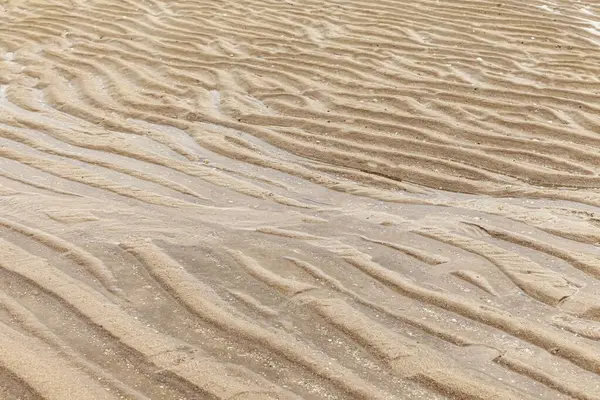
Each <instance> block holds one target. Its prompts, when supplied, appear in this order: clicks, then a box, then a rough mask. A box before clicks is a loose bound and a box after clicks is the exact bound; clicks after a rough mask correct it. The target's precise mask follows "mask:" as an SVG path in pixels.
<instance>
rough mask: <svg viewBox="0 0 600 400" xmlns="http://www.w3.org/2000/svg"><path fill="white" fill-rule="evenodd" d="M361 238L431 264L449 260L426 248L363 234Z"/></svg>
mask: <svg viewBox="0 0 600 400" xmlns="http://www.w3.org/2000/svg"><path fill="white" fill-rule="evenodd" d="M360 238H361V239H362V240H365V241H367V242H371V243H377V244H381V245H383V246H386V247H389V248H391V249H394V250H398V251H399V252H401V253H404V254H407V255H409V256H411V257H414V258H416V259H417V260H419V261H423V262H424V263H427V264H429V265H438V264H443V263H446V262H448V259H447V258H444V257H442V256H438V255H437V254H433V253H429V252H427V251H424V250H420V249H416V248H414V247H410V246H406V245H401V244H397V243H390V242H386V241H385V240H378V239H372V238H369V237H366V236H361V237H360Z"/></svg>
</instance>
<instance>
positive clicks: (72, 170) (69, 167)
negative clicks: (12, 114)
mask: <svg viewBox="0 0 600 400" xmlns="http://www.w3.org/2000/svg"><path fill="white" fill-rule="evenodd" d="M0 156H1V157H5V158H8V159H11V160H15V161H18V162H21V163H23V164H25V165H28V166H30V167H33V168H36V169H39V170H40V171H44V172H47V173H49V174H51V175H54V176H57V177H59V178H63V179H67V180H70V181H73V182H78V183H82V184H84V185H88V186H91V187H94V188H98V189H103V190H107V191H109V192H113V193H115V194H118V195H121V196H125V197H129V198H132V199H136V200H139V201H142V202H144V203H149V204H156V205H162V206H168V207H184V206H187V207H189V206H194V205H195V204H194V203H189V202H186V201H183V200H178V199H175V198H171V197H166V196H163V195H160V194H157V193H152V192H149V191H147V190H144V189H139V188H136V187H133V186H125V185H120V184H118V183H116V182H113V181H111V180H109V179H106V178H104V177H102V176H101V175H99V174H97V173H94V172H92V171H90V170H88V169H86V168H82V167H78V166H76V165H73V164H69V163H66V162H64V161H56V160H52V159H49V158H41V157H36V156H33V155H29V154H26V153H23V152H20V151H17V150H13V149H9V148H7V147H2V148H0Z"/></svg>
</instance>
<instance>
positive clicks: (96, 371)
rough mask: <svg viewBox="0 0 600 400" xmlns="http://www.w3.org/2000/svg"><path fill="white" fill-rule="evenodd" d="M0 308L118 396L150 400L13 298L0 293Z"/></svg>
mask: <svg viewBox="0 0 600 400" xmlns="http://www.w3.org/2000/svg"><path fill="white" fill-rule="evenodd" d="M0 308H4V309H6V310H7V312H8V313H9V314H10V315H11V317H13V318H14V320H16V321H17V322H18V323H19V325H21V326H22V327H23V329H24V330H25V331H26V332H28V333H29V334H30V335H32V336H36V337H38V338H39V339H41V340H42V341H44V342H45V343H46V344H48V345H50V346H51V347H52V349H53V351H55V352H56V353H57V354H59V355H61V356H64V357H65V358H68V360H69V361H70V362H71V363H72V364H74V365H78V366H80V367H81V368H82V369H84V370H87V371H88V373H89V374H90V375H91V376H92V377H95V378H96V379H98V380H100V381H102V382H105V383H106V384H107V386H110V388H112V391H113V392H114V393H116V394H122V395H125V396H127V397H129V398H132V399H140V400H148V398H147V397H146V396H144V395H143V394H142V393H140V392H138V391H136V390H134V389H132V388H131V387H129V386H127V385H125V384H124V383H123V382H121V381H119V380H118V379H117V378H115V377H114V376H113V375H111V374H110V373H108V372H107V371H105V370H104V369H102V368H100V367H99V366H98V365H95V364H93V363H92V362H90V361H88V360H87V359H85V358H84V357H82V356H81V355H80V354H78V353H77V352H76V351H74V350H73V349H72V348H70V347H69V346H68V344H67V343H65V342H64V341H63V340H62V339H61V338H60V337H59V336H57V335H56V334H54V333H53V332H52V331H51V330H50V329H49V328H48V327H47V326H46V325H44V324H43V323H42V322H41V321H40V320H39V319H38V318H37V317H36V316H35V314H33V313H32V312H30V311H29V310H28V309H27V308H26V307H24V306H23V305H21V304H19V302H18V301H16V300H15V299H13V298H12V297H10V296H8V295H6V294H4V293H1V292H0Z"/></svg>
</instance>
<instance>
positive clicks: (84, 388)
mask: <svg viewBox="0 0 600 400" xmlns="http://www.w3.org/2000/svg"><path fill="white" fill-rule="evenodd" d="M0 364H2V366H3V367H4V368H7V369H8V370H10V371H11V372H12V373H13V374H14V375H16V376H17V377H18V378H19V379H21V380H22V381H24V382H26V383H27V385H28V386H29V387H31V388H32V389H33V391H35V393H37V394H39V396H41V397H42V398H44V399H52V400H54V399H55V400H59V399H68V398H72V397H73V396H75V397H76V398H78V399H82V400H84V399H90V400H92V399H107V400H109V399H118V398H119V396H118V395H117V394H116V393H112V392H110V391H109V390H107V389H109V388H107V387H105V386H104V385H102V384H101V383H99V382H98V381H97V379H94V377H92V376H90V375H88V374H86V373H84V372H81V371H79V369H78V368H77V367H76V366H74V365H72V364H71V363H69V361H68V360H65V359H64V357H62V356H61V355H60V354H58V353H57V352H56V351H55V350H53V349H48V347H47V345H46V344H45V343H43V342H41V341H39V340H37V339H35V338H33V337H30V336H27V335H24V334H22V333H19V332H17V331H15V330H14V329H11V328H10V327H9V326H7V325H5V324H3V323H0Z"/></svg>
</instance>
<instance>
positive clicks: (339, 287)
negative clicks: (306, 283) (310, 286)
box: [285, 257, 472, 346]
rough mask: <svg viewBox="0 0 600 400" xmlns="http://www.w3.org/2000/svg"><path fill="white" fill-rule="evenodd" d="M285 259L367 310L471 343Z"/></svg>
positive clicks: (311, 267) (449, 339) (313, 268)
mask: <svg viewBox="0 0 600 400" xmlns="http://www.w3.org/2000/svg"><path fill="white" fill-rule="evenodd" d="M285 258H286V259H287V260H289V261H291V262H293V263H294V264H295V265H297V266H298V267H300V268H302V269H303V270H305V271H306V272H307V273H308V274H310V275H311V276H313V277H314V278H315V279H318V280H319V281H321V282H323V283H324V284H327V285H328V286H330V287H331V288H333V289H335V290H337V291H338V292H339V293H341V294H344V295H346V296H348V297H350V298H351V299H352V300H354V301H355V302H357V303H358V304H361V305H364V306H367V307H369V308H372V309H373V310H377V311H379V312H382V313H385V314H386V315H389V316H390V317H392V318H394V319H396V320H398V321H400V322H403V323H406V324H408V325H411V326H414V327H416V328H418V329H421V330H422V331H424V332H427V333H428V334H430V335H432V336H436V337H439V338H440V339H442V340H445V341H447V342H449V343H452V344H454V345H457V346H467V345H469V344H472V341H471V340H470V339H468V338H466V337H464V336H462V335H460V334H457V333H455V332H452V331H451V330H448V329H445V328H444V327H443V326H441V325H439V324H435V323H431V322H428V321H424V320H419V319H418V318H411V317H410V316H408V315H406V314H404V313H402V312H400V311H397V310H396V311H395V310H392V309H391V308H389V307H386V306H384V305H381V304H378V303H377V302H375V301H371V300H369V299H367V298H366V297H364V296H361V295H359V294H358V293H356V292H355V291H353V290H351V289H349V288H348V287H347V286H345V285H344V284H343V283H342V282H340V281H339V280H338V279H336V278H334V277H333V276H331V275H329V274H327V273H326V272H324V271H323V270H322V269H321V268H319V267H317V266H315V265H313V264H311V263H308V262H306V261H303V260H299V259H297V258H294V257H285Z"/></svg>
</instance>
